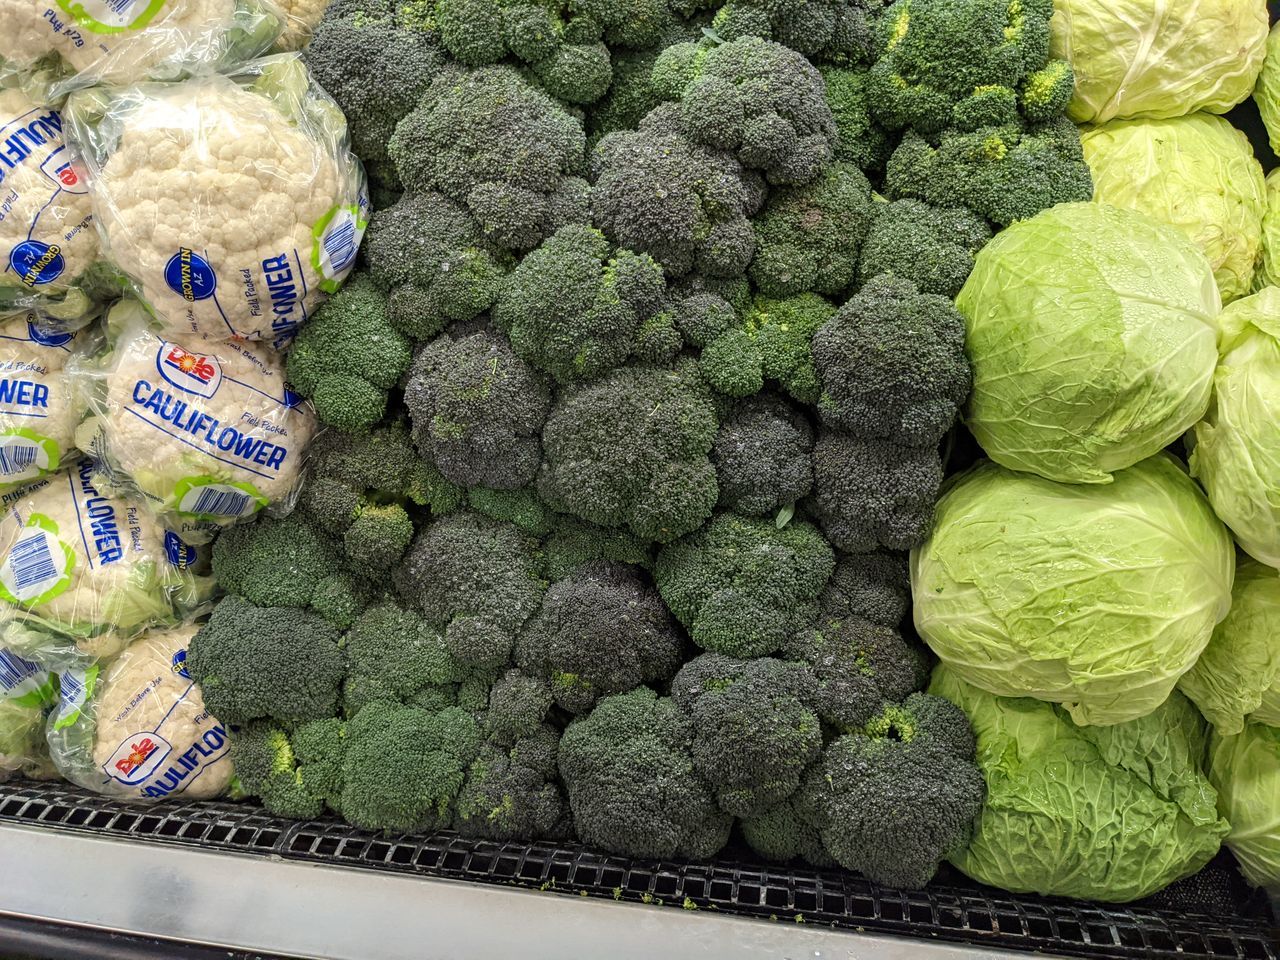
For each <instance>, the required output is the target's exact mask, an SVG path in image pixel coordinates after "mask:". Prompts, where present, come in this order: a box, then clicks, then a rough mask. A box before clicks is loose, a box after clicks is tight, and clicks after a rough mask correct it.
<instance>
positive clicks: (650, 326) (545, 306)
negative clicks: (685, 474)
mask: <svg viewBox="0 0 1280 960" xmlns="http://www.w3.org/2000/svg"><path fill="white" fill-rule="evenodd" d="M666 297H667V283H666V280H665V278H664V277H663V273H662V267H661V266H660V265H659V264H658V263H657V262H656V261H655V260H654V259H653V258H652V257H650V256H649V255H648V254H642V253H633V252H631V251H630V250H622V249H617V250H615V249H613V248H612V247H611V246H610V244H609V241H608V240H607V239H606V238H605V236H604V234H602V233H601V232H600V231H598V230H595V229H592V228H591V227H584V226H568V227H562V228H561V229H560V230H559V231H557V232H556V233H555V234H554V235H553V236H552V237H550V238H549V239H547V240H546V241H544V242H543V244H542V245H541V246H540V247H538V249H537V250H534V251H533V252H532V253H530V254H529V255H528V256H526V257H525V258H524V260H523V261H521V263H520V265H519V266H518V267H516V268H515V270H514V271H512V273H511V276H510V277H508V278H507V280H506V282H505V283H504V284H503V285H502V290H501V293H500V295H499V297H498V302H497V304H496V305H495V306H494V308H493V322H494V324H495V325H496V326H497V327H498V328H499V329H500V330H502V332H503V333H505V334H506V335H507V336H508V337H510V339H511V346H512V348H514V350H515V352H516V355H517V356H519V357H520V358H521V359H523V360H524V361H526V362H527V363H530V364H532V365H533V366H535V367H537V368H538V369H539V370H542V371H544V372H546V373H548V374H550V375H551V376H552V377H553V378H554V379H555V380H556V381H557V382H559V383H571V382H573V381H577V380H593V379H595V378H597V377H599V376H601V375H602V374H604V373H605V372H607V371H609V370H611V369H613V368H614V367H616V366H619V365H621V364H622V363H623V362H624V361H626V359H627V358H628V357H630V356H639V357H641V358H642V359H644V360H646V361H649V362H654V363H658V362H663V361H666V360H669V359H670V358H671V357H672V356H674V355H675V353H676V352H677V351H678V350H679V349H680V346H681V343H680V335H679V334H678V333H677V332H676V331H675V329H674V328H673V327H672V325H671V318H670V316H669V315H668V314H667V313H666V312H665V308H666Z"/></svg>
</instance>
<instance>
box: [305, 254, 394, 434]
mask: <svg viewBox="0 0 1280 960" xmlns="http://www.w3.org/2000/svg"><path fill="white" fill-rule="evenodd" d="M412 359H413V348H412V346H411V345H410V343H409V341H408V340H407V339H405V337H404V335H403V334H401V333H400V331H398V330H396V329H395V328H394V327H393V326H392V325H391V321H390V318H389V316H388V314H387V298H386V297H385V296H384V295H383V294H382V292H381V291H379V290H378V288H377V287H376V286H375V285H374V283H373V281H372V280H370V279H369V277H368V276H367V275H365V274H357V275H356V276H354V277H352V278H351V279H350V280H349V281H348V282H347V285H346V286H345V287H343V288H342V289H341V290H340V291H338V293H337V294H335V295H334V296H333V297H332V298H331V299H330V300H328V301H327V302H325V303H323V304H321V305H320V307H319V308H318V309H317V310H316V312H315V313H314V314H313V315H312V317H311V319H310V320H309V321H308V322H307V323H306V325H305V326H303V328H302V329H301V330H300V331H299V333H298V337H297V339H296V340H295V341H294V343H293V348H292V349H291V350H290V351H289V358H288V361H287V365H286V370H287V371H288V374H289V380H290V383H291V384H292V386H293V388H294V389H295V390H297V391H298V393H300V394H302V396H304V397H306V398H308V399H309V400H310V401H311V402H312V404H313V405H314V406H315V408H316V415H317V416H319V418H320V419H321V420H322V421H323V422H324V423H326V424H328V425H329V426H331V427H334V428H336V429H338V430H346V431H350V432H358V431H363V430H368V429H369V428H370V427H372V426H373V425H374V424H375V423H377V422H378V421H379V420H381V419H382V417H383V416H384V415H385V414H386V412H387V393H388V391H390V390H391V389H392V388H393V387H394V386H395V385H396V384H397V383H398V382H399V381H400V378H401V377H402V376H404V372H405V371H406V370H408V369H409V363H410V362H411V361H412Z"/></svg>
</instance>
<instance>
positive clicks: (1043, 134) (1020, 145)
mask: <svg viewBox="0 0 1280 960" xmlns="http://www.w3.org/2000/svg"><path fill="white" fill-rule="evenodd" d="M884 188H885V193H886V194H887V195H888V197H889V198H890V199H891V200H897V199H900V198H902V197H915V198H916V199H919V200H924V201H927V202H928V203H932V204H936V205H937V206H941V207H968V208H969V209H970V210H973V211H975V212H976V213H979V214H981V215H982V216H984V217H986V218H987V219H988V220H990V221H992V222H993V223H996V224H998V225H1000V226H1002V227H1005V226H1008V225H1009V224H1011V223H1013V222H1014V221H1015V220H1027V219H1029V218H1031V217H1034V216H1035V215H1036V214H1037V213H1040V212H1041V211H1042V210H1047V209H1048V208H1049V207H1052V206H1054V205H1055V204H1059V203H1071V202H1074V201H1087V200H1091V199H1093V178H1092V176H1091V175H1090V173H1089V167H1088V165H1087V164H1086V163H1085V162H1084V151H1083V149H1082V147H1081V146H1080V135H1079V133H1078V132H1077V131H1076V128H1075V126H1074V125H1073V124H1072V123H1071V121H1070V120H1067V119H1066V118H1065V117H1059V118H1057V119H1056V120H1054V121H1052V122H1050V123H1044V124H1040V125H1037V126H1023V125H1021V124H1016V123H1015V124H1009V125H1006V126H1000V127H982V128H980V129H978V130H975V131H973V132H971V133H966V132H962V131H958V130H948V131H946V132H944V133H943V134H942V135H941V137H940V138H939V139H938V141H937V143H936V145H935V144H934V143H931V142H930V141H928V140H926V139H924V138H923V137H921V136H919V135H917V134H915V133H908V134H907V135H906V137H904V138H903V140H902V143H901V145H899V147H898V149H897V150H895V151H894V153H893V156H891V157H890V158H889V163H888V165H887V166H886V168H885V180H884Z"/></svg>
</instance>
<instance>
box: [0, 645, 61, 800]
mask: <svg viewBox="0 0 1280 960" xmlns="http://www.w3.org/2000/svg"><path fill="white" fill-rule="evenodd" d="M56 701H57V685H56V682H55V680H54V678H53V675H52V674H50V673H49V671H47V670H45V669H44V668H43V667H41V666H39V665H37V664H35V663H32V662H31V661H30V660H27V659H26V658H24V657H20V656H18V655H17V654H16V653H14V652H13V651H12V650H5V649H2V648H0V783H3V782H4V781H5V780H8V779H9V778H10V777H12V776H15V775H21V776H24V777H53V776H56V775H57V771H55V770H54V768H53V764H52V763H51V762H50V761H49V748H48V745H47V744H46V742H45V737H44V722H45V714H46V712H47V711H48V709H49V707H51V706H53V704H54V703H55V702H56Z"/></svg>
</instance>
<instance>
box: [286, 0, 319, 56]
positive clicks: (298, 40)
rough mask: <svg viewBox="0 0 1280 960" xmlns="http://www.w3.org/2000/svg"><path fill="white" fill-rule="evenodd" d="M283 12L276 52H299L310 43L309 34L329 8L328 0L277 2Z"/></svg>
mask: <svg viewBox="0 0 1280 960" xmlns="http://www.w3.org/2000/svg"><path fill="white" fill-rule="evenodd" d="M278 6H279V7H280V9H281V10H283V11H284V16H285V22H284V33H282V34H280V39H279V40H277V41H276V49H277V50H301V49H302V48H303V47H305V46H306V45H307V44H308V43H310V42H311V34H313V33H314V32H315V29H316V27H318V26H320V21H321V20H322V19H323V18H324V12H325V10H326V9H328V7H329V3H328V0H278Z"/></svg>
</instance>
